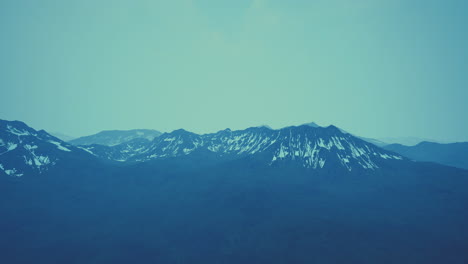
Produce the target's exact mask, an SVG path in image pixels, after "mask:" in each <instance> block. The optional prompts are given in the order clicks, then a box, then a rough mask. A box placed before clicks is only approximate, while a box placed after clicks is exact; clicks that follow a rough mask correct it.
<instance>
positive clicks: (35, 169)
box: [0, 120, 82, 177]
mask: <svg viewBox="0 0 468 264" xmlns="http://www.w3.org/2000/svg"><path fill="white" fill-rule="evenodd" d="M74 151H78V152H79V153H74V154H73V153H72V152H74ZM81 153H82V150H79V149H77V148H75V147H73V146H72V145H70V144H68V143H66V142H63V141H62V140H60V139H58V138H56V137H54V136H51V135H50V134H48V133H47V132H46V131H44V130H39V131H36V130H34V129H33V128H31V127H29V126H27V125H26V124H24V123H23V122H20V121H4V120H0V173H1V171H2V172H4V173H6V174H7V175H10V176H18V177H19V176H23V175H24V174H25V173H26V174H27V173H42V172H44V171H47V170H49V169H50V168H51V167H53V166H54V165H56V164H57V162H59V160H60V159H62V158H64V157H66V156H69V155H75V154H81Z"/></svg>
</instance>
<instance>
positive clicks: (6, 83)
mask: <svg viewBox="0 0 468 264" xmlns="http://www.w3.org/2000/svg"><path fill="white" fill-rule="evenodd" d="M467 10H468V2H467V1H464V0H463V1H462V0H460V1H457V0H447V1H440V0H439V1H433V0H353V1H350V0H317V1H308V0H303V1H293V0H291V1H282V0H281V1H280V0H236V1H232V0H221V1H220V0H217V1H215V0H211V1H209V0H191V1H190V0H167V1H149V0H146V1H136V0H128V1H121V0H109V1H100V0H79V1H66V0H55V1H52V0H41V1H37V0H29V1H28V0H2V1H0V92H1V93H0V98H1V103H0V118H1V119H9V120H11V119H17V120H22V121H24V122H26V123H28V124H30V125H31V126H33V127H34V128H37V129H39V128H43V129H46V130H48V131H58V132H62V133H65V134H69V135H72V136H81V135H86V134H91V133H95V132H98V131H100V130H105V129H131V128H154V129H158V130H161V131H171V130H174V129H178V128H185V129H187V130H191V131H194V132H212V131H217V130H220V129H224V128H226V127H230V128H232V129H242V128H246V127H249V126H257V125H261V124H268V125H270V126H272V127H273V128H278V127H283V126H288V125H294V124H301V123H305V122H311V121H315V122H317V123H319V124H321V125H328V124H334V125H336V126H339V127H341V128H344V129H346V130H348V131H350V132H353V133H355V134H358V135H361V136H367V137H389V136H392V137H393V136H417V137H424V138H432V139H436V140H449V141H468V103H467V101H468V87H467V81H468V48H467V47H468V30H467V25H468V16H467V15H466V12H467Z"/></svg>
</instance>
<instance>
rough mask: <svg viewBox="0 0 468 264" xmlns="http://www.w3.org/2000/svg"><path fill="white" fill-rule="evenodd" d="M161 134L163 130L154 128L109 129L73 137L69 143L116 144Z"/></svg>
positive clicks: (151, 138)
mask: <svg viewBox="0 0 468 264" xmlns="http://www.w3.org/2000/svg"><path fill="white" fill-rule="evenodd" d="M159 135H161V132H159V131H157V130H152V129H132V130H108V131H102V132H99V133H97V134H94V135H90V136H85V137H80V138H77V139H73V140H70V141H69V143H71V144H73V145H93V144H98V145H104V146H116V145H119V144H122V143H125V142H129V141H131V140H133V139H137V138H143V139H147V140H153V139H154V138H155V137H158V136H159Z"/></svg>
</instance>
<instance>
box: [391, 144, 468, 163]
mask: <svg viewBox="0 0 468 264" xmlns="http://www.w3.org/2000/svg"><path fill="white" fill-rule="evenodd" d="M384 148H385V149H387V150H390V151H393V152H396V153H399V154H401V155H403V156H405V157H408V158H410V159H413V160H416V161H430V162H437V163H440V164H444V165H448V166H453V167H458V168H463V169H468V142H460V143H449V144H441V143H434V142H421V143H419V144H417V145H416V146H403V145H400V144H392V145H387V146H385V147H384Z"/></svg>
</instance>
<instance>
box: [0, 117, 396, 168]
mask: <svg viewBox="0 0 468 264" xmlns="http://www.w3.org/2000/svg"><path fill="white" fill-rule="evenodd" d="M1 125H2V127H1V128H2V131H1V133H2V134H1V138H0V140H1V141H0V149H1V151H2V159H4V160H5V162H3V163H2V168H3V171H4V172H5V173H7V174H10V175H16V176H23V175H24V172H33V171H34V172H38V173H42V172H44V171H45V170H47V169H48V168H49V167H51V166H54V165H55V164H57V163H58V162H70V161H72V160H71V159H72V158H73V156H74V155H79V156H83V155H86V154H88V155H89V156H90V157H89V158H98V159H105V160H110V161H118V162H128V163H141V162H148V161H151V160H161V159H169V158H177V157H182V156H188V157H190V156H196V155H199V154H200V153H201V152H209V153H211V154H212V155H213V156H214V157H218V158H223V159H225V160H237V159H247V158H249V159H252V160H256V162H258V164H259V165H265V166H273V167H274V166H283V165H285V164H287V165H288V166H299V167H303V168H307V169H324V168H342V169H345V170H348V171H352V170H361V169H364V170H377V169H379V168H380V166H381V165H382V164H383V163H385V162H388V161H400V160H403V159H404V158H403V157H402V156H400V155H398V154H395V153H393V152H390V151H387V150H384V149H381V148H379V147H377V146H375V145H373V144H370V143H368V142H365V141H363V140H361V139H359V138H357V137H355V136H353V135H351V134H348V133H345V132H343V131H342V130H340V129H338V128H337V127H335V126H329V127H319V126H316V125H315V126H311V125H310V124H307V125H302V126H292V127H286V128H283V129H279V130H274V129H271V128H268V127H265V126H262V127H252V128H248V129H245V130H238V131H231V130H229V129H226V130H222V131H219V132H217V133H212V134H204V135H198V134H195V133H192V132H189V131H185V130H183V129H179V130H175V131H173V132H171V133H164V134H162V135H160V136H157V137H154V139H153V140H151V141H150V140H148V139H147V138H145V137H142V138H131V139H129V140H128V141H127V142H125V143H122V144H118V145H115V146H105V145H98V144H91V145H82V146H73V145H71V144H68V143H65V142H63V141H61V140H59V139H58V138H55V137H53V136H51V135H49V134H48V133H47V132H45V131H43V130H42V131H35V130H34V129H32V128H30V127H28V126H27V125H25V124H24V123H21V122H8V121H2V124H1ZM119 138H120V137H119ZM84 152H85V153H84ZM61 160H62V161H61Z"/></svg>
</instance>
